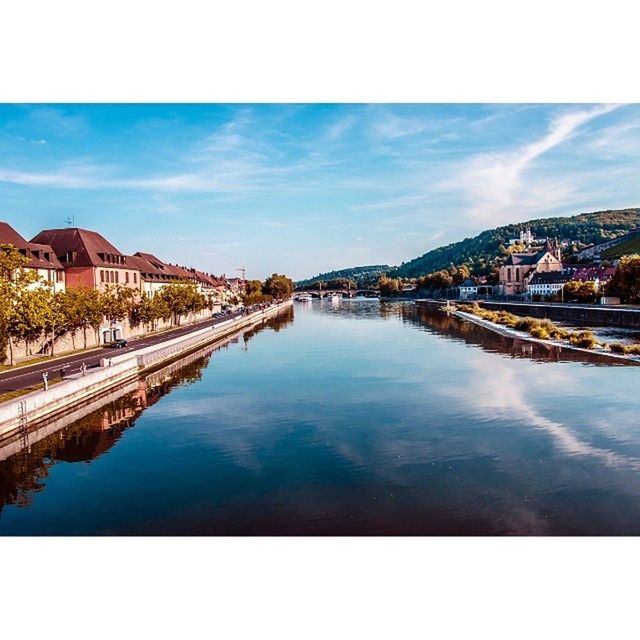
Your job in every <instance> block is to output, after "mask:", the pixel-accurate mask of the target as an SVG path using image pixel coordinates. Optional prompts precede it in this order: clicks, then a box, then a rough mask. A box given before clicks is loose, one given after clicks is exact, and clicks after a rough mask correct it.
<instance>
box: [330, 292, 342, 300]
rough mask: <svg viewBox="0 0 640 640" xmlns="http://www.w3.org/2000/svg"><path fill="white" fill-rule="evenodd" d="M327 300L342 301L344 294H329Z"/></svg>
mask: <svg viewBox="0 0 640 640" xmlns="http://www.w3.org/2000/svg"><path fill="white" fill-rule="evenodd" d="M327 299H328V300H332V301H333V300H342V294H341V293H328V294H327Z"/></svg>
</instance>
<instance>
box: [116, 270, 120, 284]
mask: <svg viewBox="0 0 640 640" xmlns="http://www.w3.org/2000/svg"><path fill="white" fill-rule="evenodd" d="M118 275H119V273H118V272H117V271H116V282H118Z"/></svg>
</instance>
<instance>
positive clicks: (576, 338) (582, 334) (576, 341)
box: [569, 331, 598, 349]
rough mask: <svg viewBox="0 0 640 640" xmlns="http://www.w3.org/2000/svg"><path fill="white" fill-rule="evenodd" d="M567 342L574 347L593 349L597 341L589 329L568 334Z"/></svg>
mask: <svg viewBox="0 0 640 640" xmlns="http://www.w3.org/2000/svg"><path fill="white" fill-rule="evenodd" d="M569 342H570V343H571V344H572V345H575V346H576V347H582V348H583V349H593V348H594V347H595V346H596V345H597V344H598V341H597V340H596V337H595V336H594V335H593V333H591V331H578V332H576V333H572V334H571V335H570V336H569Z"/></svg>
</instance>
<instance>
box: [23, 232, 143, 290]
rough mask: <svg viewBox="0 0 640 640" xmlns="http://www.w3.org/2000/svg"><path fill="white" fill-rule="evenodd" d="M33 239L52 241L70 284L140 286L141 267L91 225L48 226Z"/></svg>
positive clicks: (95, 287)
mask: <svg viewBox="0 0 640 640" xmlns="http://www.w3.org/2000/svg"><path fill="white" fill-rule="evenodd" d="M32 242H37V243H43V244H47V245H50V246H51V247H52V248H53V250H54V252H55V254H56V256H57V258H58V260H59V261H60V262H61V264H62V266H63V267H64V270H65V272H66V282H67V286H68V287H90V288H94V289H98V290H100V291H103V290H105V289H106V288H107V287H108V286H110V285H116V284H122V285H125V286H127V287H131V288H133V289H137V290H139V289H140V271H139V270H138V269H137V268H136V267H135V266H134V265H130V264H129V263H128V262H127V256H125V255H124V254H123V253H121V252H120V251H119V250H118V249H116V247H114V246H113V245H112V244H111V243H110V242H109V241H108V240H106V239H105V238H104V237H103V236H101V235H100V234H99V233H97V232H96V231H89V230H88V229H73V228H67V229H45V230H44V231H41V232H40V233H39V234H38V235H37V236H35V238H33V240H32Z"/></svg>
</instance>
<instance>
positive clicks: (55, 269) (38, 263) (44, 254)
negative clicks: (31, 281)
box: [0, 222, 64, 291]
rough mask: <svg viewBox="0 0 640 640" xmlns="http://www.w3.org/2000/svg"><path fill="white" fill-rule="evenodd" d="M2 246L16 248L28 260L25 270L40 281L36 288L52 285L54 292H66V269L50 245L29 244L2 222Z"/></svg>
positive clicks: (0, 232) (0, 239)
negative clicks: (33, 272) (31, 271)
mask: <svg viewBox="0 0 640 640" xmlns="http://www.w3.org/2000/svg"><path fill="white" fill-rule="evenodd" d="M0 244H10V245H12V246H14V247H15V248H16V249H17V250H18V251H19V252H20V253H21V254H22V255H23V256H24V257H25V258H26V259H27V260H28V262H27V263H26V264H25V266H24V268H25V269H27V270H33V271H35V272H36V275H37V276H38V278H39V279H40V280H39V282H38V283H37V284H36V285H35V286H40V284H42V283H43V282H44V283H48V284H50V285H51V286H52V287H53V289H54V291H64V269H63V267H62V264H61V263H60V261H59V260H58V258H57V257H56V254H55V252H54V250H53V249H52V248H51V247H50V246H49V245H48V244H40V243H37V242H27V241H26V240H25V239H24V238H23V237H22V236H21V235H20V234H19V233H18V232H17V231H16V230H15V229H14V228H13V227H12V226H11V225H9V224H7V223H6V222H0Z"/></svg>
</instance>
